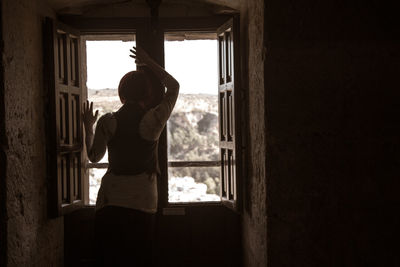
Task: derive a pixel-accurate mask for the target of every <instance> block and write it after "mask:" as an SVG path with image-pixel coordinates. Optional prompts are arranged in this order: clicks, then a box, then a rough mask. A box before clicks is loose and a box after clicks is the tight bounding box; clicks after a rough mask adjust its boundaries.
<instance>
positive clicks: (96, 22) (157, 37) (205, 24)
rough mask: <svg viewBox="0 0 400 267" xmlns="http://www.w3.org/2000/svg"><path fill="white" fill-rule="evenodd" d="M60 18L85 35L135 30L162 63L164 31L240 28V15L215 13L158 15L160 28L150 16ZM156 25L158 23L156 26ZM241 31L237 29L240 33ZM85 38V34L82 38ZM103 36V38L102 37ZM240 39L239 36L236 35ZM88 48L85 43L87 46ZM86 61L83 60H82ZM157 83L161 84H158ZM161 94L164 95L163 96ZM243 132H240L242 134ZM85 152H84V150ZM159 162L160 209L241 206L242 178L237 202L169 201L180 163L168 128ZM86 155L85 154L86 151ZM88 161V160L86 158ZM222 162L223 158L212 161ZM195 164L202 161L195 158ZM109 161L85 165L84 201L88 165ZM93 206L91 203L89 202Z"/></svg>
mask: <svg viewBox="0 0 400 267" xmlns="http://www.w3.org/2000/svg"><path fill="white" fill-rule="evenodd" d="M60 20H61V21H63V22H64V23H66V24H68V25H71V26H73V27H75V28H78V29H79V30H80V32H81V35H83V36H89V35H90V36H99V37H101V36H107V35H113V34H121V35H124V34H132V33H134V34H135V37H136V43H137V44H138V45H141V46H143V47H146V48H148V50H149V51H148V52H149V53H152V55H154V57H155V60H156V61H158V63H159V64H160V65H161V66H164V33H168V32H180V31H181V32H196V31H198V32H215V33H217V31H218V29H219V28H220V27H221V25H224V24H225V23H226V22H227V21H232V23H234V24H235V27H236V28H235V30H238V27H237V26H238V22H239V18H238V15H234V16H232V15H221V16H213V17H198V18H163V19H159V22H158V26H159V27H158V29H157V28H154V25H152V22H151V20H150V18H119V19H116V18H77V17H73V16H64V17H60ZM156 27H157V26H156ZM236 34H238V31H237V33H236ZM81 39H82V38H81ZM100 39H101V38H100ZM236 39H237V40H236V41H238V38H236ZM82 45H84V42H83V41H81V46H82ZM85 48H86V47H85ZM234 50H235V64H234V71H235V72H236V73H239V72H238V70H239V58H238V55H239V53H238V52H239V44H238V42H235V44H234ZM81 58H86V49H82V54H81ZM82 61H83V60H82ZM82 69H83V70H85V71H82V73H81V75H82V79H83V80H82V81H86V69H85V68H82ZM239 85H240V83H239V75H235V86H236V87H237V89H235V90H236V94H237V95H239V93H240V94H241V95H243V94H242V93H241V91H240V87H239ZM158 86H162V85H161V84H159V85H158ZM84 87H85V88H84V90H83V91H84V93H83V99H87V88H86V84H85V83H84ZM160 97H162V96H160ZM240 101H241V100H240V98H239V97H236V98H235V103H234V105H235V108H236V109H237V110H238V111H239V110H240ZM240 113H241V112H236V113H235V118H234V119H235V121H236V122H237V123H236V124H235V131H236V134H238V133H239V131H240V125H241V123H240V122H241V120H240V117H239V114H240ZM239 136H240V134H239ZM237 139H238V140H236V143H235V146H236V148H237V149H236V151H237V153H238V154H239V153H240V151H241V150H242V147H241V142H240V138H237ZM84 154H85V153H84ZM158 154H159V163H160V169H161V176H160V179H159V183H158V191H159V204H158V206H159V211H163V210H164V209H166V208H180V207H190V206H215V205H225V206H227V207H230V208H233V209H234V210H236V211H239V210H238V207H239V205H238V204H239V203H240V196H241V189H240V190H239V188H241V184H242V182H241V180H242V179H243V177H240V179H237V185H236V186H237V188H238V190H237V192H238V195H237V198H236V200H235V201H234V202H232V201H231V202H229V201H214V202H178V203H170V202H168V166H178V165H180V164H181V163H176V162H168V155H167V135H166V129H165V130H164V131H163V133H162V134H161V136H160V139H159V149H158ZM85 156H86V155H85ZM240 159H241V157H240V155H239V156H238V155H236V169H237V171H236V172H237V174H238V176H241V175H240V174H241V173H242V172H241V170H240V169H239V168H241V166H242V164H241V163H240ZM86 162H88V161H87V160H86ZM214 163H220V161H216V162H213V164H214ZM192 164H195V165H196V164H201V163H199V162H193V163H192ZM106 166H108V163H89V162H88V164H86V166H85V194H84V195H85V204H86V205H88V203H89V180H88V177H89V176H88V167H91V168H98V167H100V168H106ZM90 206H92V205H90Z"/></svg>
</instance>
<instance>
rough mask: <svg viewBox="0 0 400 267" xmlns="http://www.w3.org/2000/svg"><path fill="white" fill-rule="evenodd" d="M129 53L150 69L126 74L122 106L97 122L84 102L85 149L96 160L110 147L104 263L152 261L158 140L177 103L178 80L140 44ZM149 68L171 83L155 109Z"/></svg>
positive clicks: (102, 203)
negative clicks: (95, 124)
mask: <svg viewBox="0 0 400 267" xmlns="http://www.w3.org/2000/svg"><path fill="white" fill-rule="evenodd" d="M131 52H132V55H131V57H133V58H135V59H136V62H137V63H138V65H141V66H143V65H145V66H146V67H145V68H144V69H146V71H131V72H128V73H127V74H125V75H124V76H123V77H122V79H121V81H120V84H119V86H118V93H119V97H120V100H121V102H122V104H123V106H122V107H121V108H120V109H119V110H118V111H116V112H113V113H107V114H105V115H103V116H102V117H101V118H100V119H99V121H98V122H97V126H96V131H95V134H94V135H93V124H94V123H95V121H96V119H97V114H98V112H97V111H96V113H95V114H93V103H90V104H89V102H86V105H84V108H83V110H84V111H83V121H84V124H85V131H86V140H85V142H86V148H87V154H88V157H89V159H90V161H92V162H98V161H99V160H100V159H101V158H102V157H103V156H104V153H105V151H106V148H108V155H109V156H108V157H109V168H108V171H107V173H106V174H105V175H104V177H103V178H102V182H101V186H100V190H99V193H98V197H97V201H96V244H97V245H98V248H97V252H98V255H99V257H98V263H99V265H100V266H151V263H152V253H151V252H152V239H153V232H154V214H155V213H156V211H157V201H158V194H157V174H158V172H159V168H158V157H157V145H158V139H159V137H160V134H161V132H162V130H163V128H164V126H165V124H166V122H167V120H168V118H169V116H170V114H171V112H172V109H173V108H174V105H175V102H176V99H177V97H178V92H179V83H178V82H177V81H176V80H175V79H174V78H173V77H172V76H171V75H170V74H169V73H167V72H166V71H165V70H164V69H163V68H162V67H161V66H160V65H158V64H157V63H156V62H155V61H154V60H153V59H152V58H151V57H150V56H149V55H148V54H147V53H146V52H145V51H144V50H143V49H142V48H140V47H137V48H135V47H134V48H133V49H132V50H131ZM149 71H151V72H152V73H153V74H154V75H152V77H153V76H155V77H157V78H158V79H159V80H160V81H161V83H162V84H163V85H164V86H165V87H166V88H167V92H166V94H165V97H164V98H163V99H162V100H161V102H160V103H159V104H158V105H157V106H156V107H154V108H152V107H151V103H153V102H154V101H153V98H154V96H155V94H154V92H153V88H152V86H151V82H150V80H149V79H150V78H149V77H150V76H149V73H148V72H149Z"/></svg>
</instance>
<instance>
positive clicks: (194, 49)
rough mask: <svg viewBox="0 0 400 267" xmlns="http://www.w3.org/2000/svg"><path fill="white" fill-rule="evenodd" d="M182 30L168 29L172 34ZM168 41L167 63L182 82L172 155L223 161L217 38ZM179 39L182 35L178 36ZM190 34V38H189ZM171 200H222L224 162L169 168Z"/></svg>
mask: <svg viewBox="0 0 400 267" xmlns="http://www.w3.org/2000/svg"><path fill="white" fill-rule="evenodd" d="M177 36H178V37H179V34H178V35H173V34H171V36H169V35H167V36H166V40H173V39H174V38H175V39H177ZM196 37H197V39H198V40H183V41H182V40H180V41H165V67H166V70H167V71H168V72H169V73H171V74H172V75H173V76H174V77H175V78H176V79H177V80H178V82H179V84H180V92H179V97H178V100H177V102H176V105H175V108H174V110H173V112H172V114H171V117H170V119H169V120H168V124H167V135H168V137H167V138H168V161H218V160H219V159H220V157H219V141H218V138H219V134H218V71H217V70H218V69H217V63H218V62H217V52H218V51H217V39H216V35H215V36H212V35H211V38H214V39H210V34H207V35H205V36H204V39H202V38H201V34H196ZM178 39H179V38H178ZM183 39H184V38H183ZM168 175H169V186H168V187H169V202H192V201H219V200H220V197H219V187H220V184H219V168H218V167H196V168H194V167H179V168H171V167H170V168H169V172H168Z"/></svg>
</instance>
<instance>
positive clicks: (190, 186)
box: [168, 167, 221, 202]
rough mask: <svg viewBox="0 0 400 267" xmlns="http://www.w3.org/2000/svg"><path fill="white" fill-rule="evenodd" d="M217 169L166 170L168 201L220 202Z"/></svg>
mask: <svg viewBox="0 0 400 267" xmlns="http://www.w3.org/2000/svg"><path fill="white" fill-rule="evenodd" d="M219 170H220V168H219V167H174V168H171V167H169V168H168V201H169V202H200V201H220V200H221V199H220V196H219V191H220V179H219Z"/></svg>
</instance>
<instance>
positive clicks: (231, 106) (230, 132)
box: [226, 91, 235, 141]
mask: <svg viewBox="0 0 400 267" xmlns="http://www.w3.org/2000/svg"><path fill="white" fill-rule="evenodd" d="M226 94H227V99H226V100H227V102H228V104H227V111H226V113H227V117H228V118H227V130H228V141H233V138H234V136H235V127H234V126H235V119H234V116H233V115H234V103H233V96H232V92H231V91H227V92H226Z"/></svg>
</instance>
